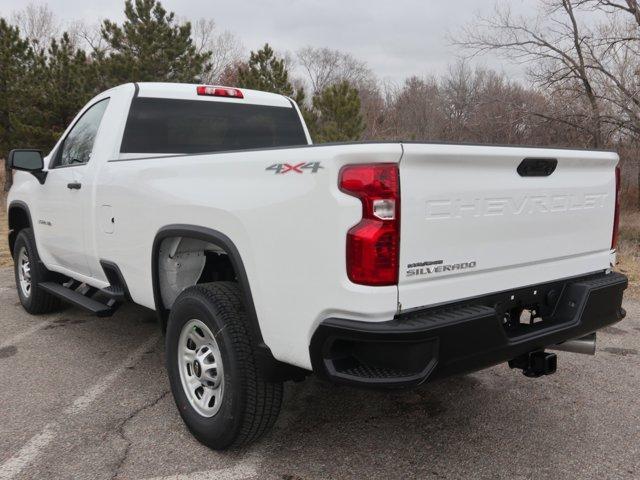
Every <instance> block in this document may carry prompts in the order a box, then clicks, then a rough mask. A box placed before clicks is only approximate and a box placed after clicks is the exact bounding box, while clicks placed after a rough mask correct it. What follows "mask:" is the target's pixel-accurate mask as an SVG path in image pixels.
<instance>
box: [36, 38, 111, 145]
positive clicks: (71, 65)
mask: <svg viewBox="0 0 640 480" xmlns="http://www.w3.org/2000/svg"><path fill="white" fill-rule="evenodd" d="M97 68H98V65H97V64H96V62H94V61H92V59H91V58H90V57H88V56H87V54H86V53H85V52H84V51H83V50H81V49H78V48H75V47H74V46H73V44H72V42H71V40H70V38H69V35H68V34H67V33H66V32H65V33H63V35H62V37H61V38H60V39H59V40H56V39H54V40H52V41H51V44H50V46H49V49H48V51H47V52H46V53H45V52H36V61H35V62H34V67H33V69H32V71H31V72H30V75H31V77H33V79H34V81H35V80H36V79H38V78H39V79H40V82H39V83H41V84H43V85H45V86H46V87H45V88H43V89H41V90H40V91H38V92H35V95H34V97H33V99H32V102H31V105H30V108H29V109H28V110H27V112H28V114H29V117H30V119H31V121H30V138H31V139H32V143H33V144H34V145H36V146H37V147H38V148H42V149H43V150H45V151H46V150H49V149H50V148H51V147H53V145H54V144H55V142H56V141H57V140H58V138H59V137H60V135H61V134H62V132H63V131H64V130H65V129H66V128H67V127H68V126H69V124H70V123H71V121H72V120H73V118H74V117H75V116H76V114H77V113H78V111H79V110H80V109H81V108H82V107H83V106H84V105H85V103H86V102H88V101H89V100H90V99H91V97H93V96H94V95H97V94H98V93H100V90H101V88H100V86H99V82H98V71H97Z"/></svg>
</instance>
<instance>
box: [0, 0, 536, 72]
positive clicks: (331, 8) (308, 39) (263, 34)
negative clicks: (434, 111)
mask: <svg viewBox="0 0 640 480" xmlns="http://www.w3.org/2000/svg"><path fill="white" fill-rule="evenodd" d="M496 2H508V4H509V5H510V6H511V9H512V11H513V12H514V13H523V14H530V13H532V12H533V8H534V6H535V3H536V2H534V1H532V0H395V1H394V0H384V1H382V0H369V1H366V0H230V1H228V2H225V1H221V0H164V1H163V2H162V4H163V5H164V6H165V8H166V9H167V10H170V11H174V12H175V13H176V15H177V16H179V17H184V18H189V19H196V18H199V17H206V18H213V19H214V20H215V21H216V23H217V25H218V27H219V28H220V29H221V30H228V31H230V32H232V33H234V34H235V35H237V36H238V37H239V38H240V39H241V41H242V43H243V45H244V47H245V49H246V50H247V52H248V51H249V50H256V49H257V48H259V47H261V46H262V45H263V44H264V43H265V42H269V43H270V44H271V45H272V46H273V47H274V48H275V49H276V51H278V52H285V51H290V52H294V51H296V50H297V49H299V48H301V47H305V46H309V45H310V46H314V47H330V48H332V49H339V50H342V51H346V52H349V53H351V54H352V55H354V56H355V57H356V58H358V59H360V60H364V61H366V62H367V63H368V65H369V67H370V68H371V69H372V70H373V72H374V73H375V74H376V75H377V76H378V78H380V79H382V80H387V81H392V82H401V81H402V80H403V79H404V78H406V77H408V76H411V75H419V76H429V75H440V74H442V73H445V72H446V70H447V67H448V65H450V64H452V63H454V62H455V61H456V59H457V58H458V57H459V56H460V55H461V52H460V51H459V49H457V48H456V47H455V46H451V45H450V40H449V38H450V35H451V34H455V33H456V32H458V31H459V29H460V28H461V27H462V26H464V25H465V24H467V23H469V22H471V21H473V19H474V18H475V17H477V16H478V15H480V14H483V13H485V14H488V13H491V11H492V10H493V8H494V5H495V4H496ZM25 3H26V2H25V1H24V0H0V15H3V16H6V15H9V14H10V13H11V12H13V11H15V10H18V9H20V8H23V6H24V5H25ZM35 3H39V2H35ZM44 3H47V4H48V5H49V7H50V9H51V10H52V11H53V12H54V14H55V15H56V17H57V19H58V20H60V21H61V22H72V21H73V20H79V19H80V20H84V21H86V22H87V23H98V22H100V20H102V19H104V18H110V19H112V20H117V21H119V22H120V21H122V20H123V18H124V14H123V6H124V1H123V0H122V1H121V0H99V1H98V0H49V1H47V2H44ZM474 64H478V65H480V66H483V67H488V68H492V69H494V70H497V71H500V72H504V73H506V74H507V75H510V76H512V77H516V78H518V79H522V77H523V68H522V67H519V66H514V65H511V64H509V63H508V62H506V61H504V60H503V59H501V58H499V57H496V56H494V55H490V56H482V57H480V58H477V59H474Z"/></svg>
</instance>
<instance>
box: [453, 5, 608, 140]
mask: <svg viewBox="0 0 640 480" xmlns="http://www.w3.org/2000/svg"><path fill="white" fill-rule="evenodd" d="M539 2H540V5H541V12H540V14H539V15H538V17H537V18H534V19H531V18H525V17H521V16H519V17H516V16H514V15H512V13H511V11H510V9H509V8H508V6H503V7H498V8H496V10H495V13H494V15H493V16H490V17H481V18H480V19H479V20H478V21H477V22H475V23H474V24H473V25H472V26H470V27H467V28H465V29H463V31H462V34H461V35H460V38H459V39H457V40H456V41H455V43H456V44H457V45H459V46H461V47H463V48H465V49H467V50H469V51H471V52H472V53H473V54H474V55H475V54H480V53H484V52H489V51H496V52H499V53H501V54H503V55H504V56H505V57H507V58H509V59H511V60H513V61H516V62H518V63H521V64H525V65H528V66H529V68H528V74H529V76H530V78H531V79H532V80H533V81H534V83H535V84H536V85H537V86H538V87H540V88H543V89H545V90H547V91H550V92H560V93H562V94H563V95H567V94H569V95H570V96H571V95H573V97H574V98H576V99H577V98H583V99H584V101H585V102H586V105H587V108H586V109H585V115H582V114H580V115H578V116H577V117H574V118H564V117H563V118H562V119H560V120H561V121H562V122H569V123H571V124H572V125H573V126H574V127H575V128H577V129H585V125H586V129H587V130H588V132H589V135H590V136H591V145H592V146H593V147H595V148H598V147H601V146H602V145H603V143H604V140H603V125H602V123H603V120H602V114H601V104H600V98H599V97H600V94H599V92H598V91H597V85H596V84H595V83H594V81H593V79H592V76H591V75H590V67H591V64H590V59H589V50H588V46H587V44H586V42H587V40H588V39H589V38H592V36H593V35H592V32H591V31H590V30H589V29H588V28H587V27H585V26H584V25H581V24H580V23H579V22H578V19H577V16H576V9H575V7H576V5H575V4H577V2H576V0H539ZM585 117H586V118H585ZM585 120H586V123H585Z"/></svg>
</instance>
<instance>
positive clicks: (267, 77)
mask: <svg viewBox="0 0 640 480" xmlns="http://www.w3.org/2000/svg"><path fill="white" fill-rule="evenodd" d="M238 86H239V87H241V88H250V89H253V90H262V91H263V92H273V93H279V94H280V95H285V96H287V97H290V98H292V99H293V100H294V101H295V102H297V103H298V104H299V105H302V103H303V102H304V90H303V89H302V88H299V89H297V90H296V89H294V87H293V85H292V84H291V82H290V81H289V72H288V71H287V67H286V64H285V61H284V59H282V58H278V57H277V56H276V55H275V52H274V51H273V49H272V48H271V47H270V46H269V44H268V43H265V45H264V47H262V49H261V50H258V51H257V52H251V57H250V58H249V63H248V64H246V65H240V67H238Z"/></svg>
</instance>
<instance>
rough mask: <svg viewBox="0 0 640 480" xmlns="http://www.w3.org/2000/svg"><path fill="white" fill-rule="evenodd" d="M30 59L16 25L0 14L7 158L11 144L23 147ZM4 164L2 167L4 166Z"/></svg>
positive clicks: (0, 104)
mask: <svg viewBox="0 0 640 480" xmlns="http://www.w3.org/2000/svg"><path fill="white" fill-rule="evenodd" d="M32 61H33V50H32V49H31V48H30V47H29V42H28V41H27V40H23V39H21V38H20V32H19V31H18V28H17V27H13V26H11V25H9V24H8V23H7V22H6V21H5V19H4V18H0V159H2V158H5V159H6V158H7V154H8V153H9V150H10V149H11V148H18V147H24V146H26V145H23V144H22V143H23V142H24V141H25V140H26V137H25V134H24V128H23V125H24V122H25V119H24V118H23V115H24V110H23V107H24V101H25V100H26V98H25V97H26V95H25V92H28V91H30V90H31V89H30V88H29V87H28V85H27V84H26V83H25V77H26V73H27V71H28V69H29V67H30V63H31V62H32ZM5 168H6V167H5ZM5 178H6V180H5V191H8V190H9V188H10V187H11V181H12V175H11V171H10V170H9V169H8V168H6V175H5Z"/></svg>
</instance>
